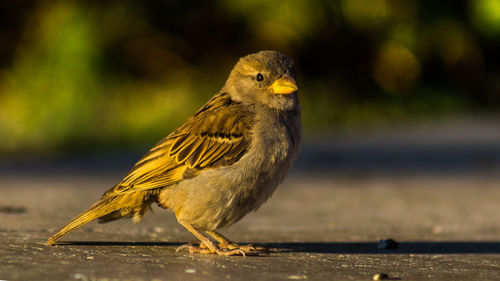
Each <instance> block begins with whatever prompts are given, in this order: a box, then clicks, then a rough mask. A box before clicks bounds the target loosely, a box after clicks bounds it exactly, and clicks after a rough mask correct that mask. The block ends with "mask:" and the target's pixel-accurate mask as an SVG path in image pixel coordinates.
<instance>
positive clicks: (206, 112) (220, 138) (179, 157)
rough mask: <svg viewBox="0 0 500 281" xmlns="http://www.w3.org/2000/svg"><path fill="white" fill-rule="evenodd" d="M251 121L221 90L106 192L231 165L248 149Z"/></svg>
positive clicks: (150, 186)
mask: <svg viewBox="0 0 500 281" xmlns="http://www.w3.org/2000/svg"><path fill="white" fill-rule="evenodd" d="M251 123H252V116H251V114H249V112H248V111H245V110H244V108H243V106H242V105H241V104H240V103H237V102H234V101H232V100H231V99H230V97H229V96H228V95H227V94H225V93H221V94H219V95H216V96H215V97H214V98H212V99H211V100H210V101H209V102H208V103H207V104H205V106H203V107H202V108H201V109H200V110H198V111H197V112H196V114H195V115H194V116H193V117H191V118H190V119H189V120H188V121H187V122H186V123H184V125H182V126H181V127H180V128H179V129H177V130H176V131H174V132H173V133H172V134H170V135H169V136H168V137H166V138H165V139H163V140H162V141H160V142H159V143H158V144H157V145H155V146H154V147H153V148H152V149H151V150H150V151H149V152H148V154H146V155H145V156H144V157H143V158H142V159H141V160H140V161H139V162H137V164H136V165H135V166H134V167H133V168H132V170H131V171H130V172H129V174H128V175H127V176H126V177H125V178H124V179H123V181H122V182H121V183H120V184H118V185H117V186H116V187H115V188H113V189H112V190H110V191H108V192H115V193H116V192H127V191H137V190H151V189H155V188H160V187H164V186H168V185H171V184H174V183H176V182H178V181H180V180H182V179H184V177H192V176H194V175H196V174H197V173H199V172H200V171H201V170H203V169H208V168H216V167H220V166H225V165H231V164H233V163H234V162H236V161H238V160H239V159H240V158H241V157H242V156H243V154H244V152H245V151H247V149H248V145H249V144H250V136H249V132H250V128H251ZM186 171H189V172H188V173H186Z"/></svg>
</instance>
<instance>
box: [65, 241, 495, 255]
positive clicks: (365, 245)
mask: <svg viewBox="0 0 500 281" xmlns="http://www.w3.org/2000/svg"><path fill="white" fill-rule="evenodd" d="M183 244H185V243H183V242H115V241H88V242H84V241H68V242H58V243H57V245H61V246H63V245H73V246H157V247H178V246H181V245H183ZM242 244H247V243H242ZM254 245H256V246H264V247H268V248H271V249H273V251H275V252H282V253H316V254H500V241H487V242H486V241H453V242H452V241H441V242H420V241H415V242H413V241H411V242H399V243H398V246H397V248H396V249H380V248H378V246H379V243H376V242H274V243H254Z"/></svg>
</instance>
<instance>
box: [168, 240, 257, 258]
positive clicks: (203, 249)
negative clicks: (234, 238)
mask: <svg viewBox="0 0 500 281" xmlns="http://www.w3.org/2000/svg"><path fill="white" fill-rule="evenodd" d="M186 248H187V249H188V250H189V253H191V254H194V253H198V254H217V255H219V256H246V254H247V253H245V251H243V250H241V249H226V248H219V247H216V248H214V249H210V248H208V247H207V246H206V245H205V244H203V243H201V244H200V246H196V245H193V244H184V245H181V246H179V247H178V248H177V250H175V252H178V251H180V250H182V249H186Z"/></svg>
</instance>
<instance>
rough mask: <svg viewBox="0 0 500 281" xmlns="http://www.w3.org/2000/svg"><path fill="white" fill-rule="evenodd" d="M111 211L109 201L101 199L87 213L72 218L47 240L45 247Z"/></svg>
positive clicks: (111, 207) (111, 205) (112, 209)
mask: <svg viewBox="0 0 500 281" xmlns="http://www.w3.org/2000/svg"><path fill="white" fill-rule="evenodd" d="M113 211H115V210H114V208H113V204H109V199H101V200H100V201H99V202H97V203H95V204H94V205H92V206H91V207H90V208H89V209H88V210H87V211H85V212H83V213H81V214H80V215H78V216H77V217H76V218H74V219H73V220H72V221H71V222H70V223H68V225H66V226H65V227H63V228H62V229H61V230H59V231H58V232H57V233H55V234H54V235H52V236H51V237H50V238H49V240H47V245H54V244H55V243H56V242H57V240H59V239H60V238H61V237H63V236H64V235H66V234H68V233H69V232H71V231H73V230H75V229H77V228H79V227H81V226H83V225H85V224H87V223H89V222H91V221H93V220H95V219H97V218H99V217H102V216H104V215H106V214H108V213H110V212H113Z"/></svg>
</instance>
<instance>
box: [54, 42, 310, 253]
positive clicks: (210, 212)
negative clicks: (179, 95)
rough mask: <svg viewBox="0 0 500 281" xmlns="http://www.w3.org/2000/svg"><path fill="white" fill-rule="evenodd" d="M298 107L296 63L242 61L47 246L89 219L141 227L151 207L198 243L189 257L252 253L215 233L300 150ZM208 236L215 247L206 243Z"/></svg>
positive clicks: (260, 58) (260, 197) (263, 193)
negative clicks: (169, 215) (170, 214)
mask: <svg viewBox="0 0 500 281" xmlns="http://www.w3.org/2000/svg"><path fill="white" fill-rule="evenodd" d="M299 142H300V106H299V104H298V97H297V84H296V82H295V73H294V64H293V62H292V60H291V59H289V58H288V57H286V56H285V55H282V54H280V53H278V52H275V51H263V52H259V53H256V54H251V55H248V56H246V57H244V58H242V59H240V61H239V62H238V63H237V64H236V66H235V67H234V69H233V70H232V71H231V74H230V76H229V78H228V80H227V81H226V84H225V85H224V87H223V88H222V90H221V91H220V92H219V93H218V94H217V95H215V96H214V97H213V98H212V99H211V100H210V101H208V102H207V103H206V104H205V105H204V106H203V107H202V108H201V109H200V110H198V111H197V112H196V113H195V115H194V116H192V117H191V118H189V119H188V120H187V121H186V123H184V124H183V125H182V126H181V127H180V128H179V129H177V130H175V131H174V132H173V133H171V134H170V135H168V136H167V137H166V138H165V139H163V140H162V141H160V142H159V143H158V144H156V145H155V146H154V147H153V148H152V149H151V150H150V151H149V152H148V153H147V154H146V155H145V156H144V157H143V158H142V159H141V160H139V161H138V162H137V163H136V164H135V165H134V167H133V168H132V170H131V171H130V172H129V173H128V175H127V176H126V177H125V178H124V179H123V180H122V181H121V182H120V183H118V184H117V185H115V186H114V187H113V188H111V189H110V190H108V191H106V192H105V193H104V194H103V196H102V197H101V200H100V201H99V202H97V203H95V204H94V205H92V206H91V207H90V209H89V210H87V211H86V212H84V213H82V214H81V215H79V216H77V217H76V218H74V219H73V220H72V221H71V222H70V223H69V224H68V225H67V226H65V227H64V228H62V229H61V230H60V231H58V232H57V233H56V234H54V235H53V236H52V237H50V238H49V240H48V241H47V244H49V245H53V244H55V243H56V241H57V240H58V239H60V238H61V237H62V236H64V235H66V234H67V233H69V232H70V231H72V230H74V229H76V228H78V227H80V226H82V225H84V224H86V223H88V222H90V221H92V220H94V219H98V220H99V222H109V221H113V220H116V219H119V218H123V217H132V218H133V221H134V222H138V221H140V219H141V218H142V217H143V216H144V214H145V212H146V210H147V209H148V208H149V206H150V204H151V203H154V202H156V203H157V204H158V205H160V206H161V207H163V208H168V209H171V210H173V211H174V212H175V214H176V217H177V219H178V221H179V223H181V224H182V225H183V226H185V227H186V228H187V229H188V230H189V231H191V232H192V233H193V234H194V235H195V236H196V237H198V238H199V239H200V240H201V244H202V245H203V247H194V246H189V248H190V251H192V252H203V253H205V252H206V253H217V254H221V255H233V254H249V253H250V254H251V253H255V248H253V247H241V246H239V245H237V244H234V243H232V242H230V241H229V240H227V239H226V238H224V237H223V236H222V235H220V234H219V233H217V232H216V230H217V229H220V228H223V227H226V226H229V225H231V224H233V223H235V222H236V221H238V220H239V219H241V218H242V217H243V216H244V215H246V214H247V213H248V212H250V211H252V210H256V209H257V208H258V207H259V206H260V205H261V204H262V203H264V202H265V201H266V200H267V199H268V197H269V196H271V195H272V193H273V191H274V190H275V188H276V187H277V185H278V184H279V183H280V182H281V181H282V179H283V178H284V176H285V174H286V171H287V170H288V168H289V166H290V165H291V164H292V162H293V160H294V159H295V157H296V154H297V151H298V145H299ZM205 233H206V234H208V235H210V236H211V237H212V238H213V239H215V240H216V241H217V242H218V243H219V244H216V243H214V242H213V241H212V240H210V239H209V238H208V236H206V234H205Z"/></svg>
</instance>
